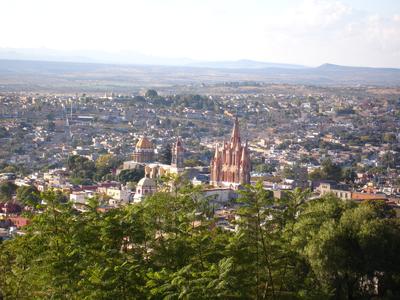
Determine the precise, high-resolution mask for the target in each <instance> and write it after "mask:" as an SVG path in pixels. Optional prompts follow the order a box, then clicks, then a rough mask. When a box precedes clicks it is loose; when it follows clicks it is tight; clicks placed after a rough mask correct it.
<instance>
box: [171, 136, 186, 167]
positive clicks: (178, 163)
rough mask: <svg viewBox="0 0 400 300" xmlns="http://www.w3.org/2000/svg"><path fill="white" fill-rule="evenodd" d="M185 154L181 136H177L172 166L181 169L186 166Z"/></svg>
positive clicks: (173, 149)
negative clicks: (184, 161) (184, 163)
mask: <svg viewBox="0 0 400 300" xmlns="http://www.w3.org/2000/svg"><path fill="white" fill-rule="evenodd" d="M184 155H185V149H184V148H183V145H182V141H181V139H180V137H178V138H177V140H176V142H175V144H174V146H173V148H172V162H171V166H173V167H175V168H178V169H181V168H183V167H184V165H183V160H184Z"/></svg>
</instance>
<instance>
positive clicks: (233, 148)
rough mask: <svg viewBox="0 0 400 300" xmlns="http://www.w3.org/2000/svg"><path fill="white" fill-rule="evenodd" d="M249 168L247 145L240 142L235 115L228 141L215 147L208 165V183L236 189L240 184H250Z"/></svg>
mask: <svg viewBox="0 0 400 300" xmlns="http://www.w3.org/2000/svg"><path fill="white" fill-rule="evenodd" d="M250 170H251V162H250V154H249V150H248V145H247V142H246V143H245V144H242V142H241V138H240V132H239V121H238V119H237V117H236V119H235V123H234V125H233V130H232V135H231V139H230V141H229V142H224V143H223V145H222V146H219V145H217V146H216V147H215V154H214V157H213V159H212V160H211V165H210V173H211V174H210V184H211V185H213V186H215V187H230V188H234V189H237V188H238V187H239V186H240V185H244V184H250Z"/></svg>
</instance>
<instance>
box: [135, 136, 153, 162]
mask: <svg viewBox="0 0 400 300" xmlns="http://www.w3.org/2000/svg"><path fill="white" fill-rule="evenodd" d="M132 160H133V161H134V162H137V163H149V162H153V161H154V145H153V144H152V143H151V142H150V141H149V140H148V139H147V138H146V137H144V136H143V137H141V138H140V139H139V141H138V142H137V143H136V147H135V151H134V152H133V154H132Z"/></svg>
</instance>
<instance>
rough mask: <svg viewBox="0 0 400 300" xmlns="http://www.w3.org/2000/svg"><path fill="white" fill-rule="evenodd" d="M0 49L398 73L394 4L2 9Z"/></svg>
mask: <svg viewBox="0 0 400 300" xmlns="http://www.w3.org/2000/svg"><path fill="white" fill-rule="evenodd" d="M0 47H11V48H39V47H45V48H50V49H62V50H81V49H83V50H104V51H110V52H119V51H125V50H131V51H136V52H139V53H143V54H147V55H154V56H162V57H186V58H192V59H198V60H236V59H254V60H261V61H268V62H283V63H297V64H304V65H310V66H314V65H319V64H322V63H325V62H330V63H336V64H345V65H363V66H384V67H400V0H341V1H330V0H304V1H302V0H298V1H294V0H241V1H239V0H143V1H140V0H137V1H136V0H126V1H124V0H110V1H102V0H93V1H92V0H0Z"/></svg>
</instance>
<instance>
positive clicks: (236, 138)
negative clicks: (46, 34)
mask: <svg viewBox="0 0 400 300" xmlns="http://www.w3.org/2000/svg"><path fill="white" fill-rule="evenodd" d="M231 143H232V146H234V145H237V144H240V132H239V120H238V117H237V115H236V118H235V123H234V125H233V129H232V136H231Z"/></svg>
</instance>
